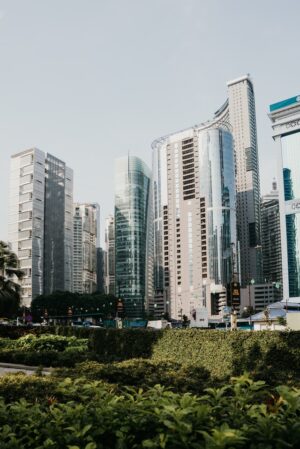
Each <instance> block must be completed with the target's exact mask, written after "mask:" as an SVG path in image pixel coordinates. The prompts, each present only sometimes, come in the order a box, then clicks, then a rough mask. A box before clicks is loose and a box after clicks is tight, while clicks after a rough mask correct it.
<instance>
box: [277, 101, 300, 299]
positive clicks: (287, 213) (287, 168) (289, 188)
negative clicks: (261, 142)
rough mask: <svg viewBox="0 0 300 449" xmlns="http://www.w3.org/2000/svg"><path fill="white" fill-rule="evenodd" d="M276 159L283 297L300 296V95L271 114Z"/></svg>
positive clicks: (282, 102)
mask: <svg viewBox="0 0 300 449" xmlns="http://www.w3.org/2000/svg"><path fill="white" fill-rule="evenodd" d="M269 117H270V120H271V122H272V128H273V139H274V141H275V148H274V152H273V155H274V157H275V158H276V160H277V168H278V173H277V180H278V191H279V210H280V230H281V244H282V248H281V251H282V275H283V298H284V299H288V298H298V299H299V297H300V214H299V212H300V158H299V152H300V96H296V97H292V98H288V99H287V100H283V101H280V102H278V103H274V104H272V105H271V106H270V113H269Z"/></svg>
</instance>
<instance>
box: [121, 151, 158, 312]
mask: <svg viewBox="0 0 300 449" xmlns="http://www.w3.org/2000/svg"><path fill="white" fill-rule="evenodd" d="M150 189H151V172H150V170H149V168H148V167H147V166H146V164H145V163H144V162H143V161H142V160H141V159H139V158H137V157H134V156H128V157H124V158H120V159H117V160H116V166H115V294H116V295H117V296H119V297H120V298H122V299H123V300H124V302H125V315H126V316H127V317H135V318H137V317H143V315H144V312H145V309H146V308H147V307H148V302H149V299H150V296H151V293H152V270H153V268H152V262H151V260H152V255H151V246H152V223H151V197H150Z"/></svg>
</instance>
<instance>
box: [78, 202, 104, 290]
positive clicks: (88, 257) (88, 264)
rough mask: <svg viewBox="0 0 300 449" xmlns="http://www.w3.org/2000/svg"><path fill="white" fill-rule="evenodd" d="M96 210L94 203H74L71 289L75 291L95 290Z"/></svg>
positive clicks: (97, 208)
mask: <svg viewBox="0 0 300 449" xmlns="http://www.w3.org/2000/svg"><path fill="white" fill-rule="evenodd" d="M98 210H99V205H98V204H95V203H92V204H90V203H83V204H82V203H75V204H74V215H73V226H74V246H73V260H74V268H73V273H74V274H73V276H74V280H73V291H74V292H77V293H93V292H95V291H96V290H97V250H96V243H97V230H98V226H99V224H98V223H97V219H98Z"/></svg>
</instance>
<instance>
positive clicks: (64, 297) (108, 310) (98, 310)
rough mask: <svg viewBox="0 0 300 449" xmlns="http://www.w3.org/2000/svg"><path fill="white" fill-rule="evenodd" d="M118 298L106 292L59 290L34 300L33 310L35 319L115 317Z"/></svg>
mask: <svg viewBox="0 0 300 449" xmlns="http://www.w3.org/2000/svg"><path fill="white" fill-rule="evenodd" d="M116 310H117V298H116V297H115V296H113V295H106V294H104V293H95V294H79V293H71V292H61V291H57V292H54V293H52V294H50V295H40V296H37V297H36V298H35V299H33V300H32V303H31V312H32V315H33V319H34V320H39V319H41V318H42V317H48V318H51V317H66V316H72V317H74V318H75V317H79V316H84V315H89V314H92V315H97V316H99V317H101V318H108V317H115V315H116Z"/></svg>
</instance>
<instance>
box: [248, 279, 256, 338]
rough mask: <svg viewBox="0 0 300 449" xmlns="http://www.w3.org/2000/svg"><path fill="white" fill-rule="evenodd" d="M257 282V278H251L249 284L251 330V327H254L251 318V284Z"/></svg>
mask: <svg viewBox="0 0 300 449" xmlns="http://www.w3.org/2000/svg"><path fill="white" fill-rule="evenodd" d="M254 284H255V280H254V279H251V280H250V281H249V285H248V289H249V306H248V307H249V326H250V330H251V328H252V319H251V288H250V287H251V285H254Z"/></svg>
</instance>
